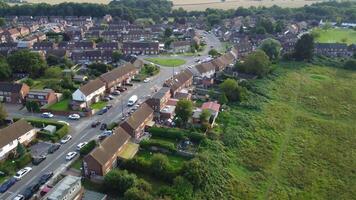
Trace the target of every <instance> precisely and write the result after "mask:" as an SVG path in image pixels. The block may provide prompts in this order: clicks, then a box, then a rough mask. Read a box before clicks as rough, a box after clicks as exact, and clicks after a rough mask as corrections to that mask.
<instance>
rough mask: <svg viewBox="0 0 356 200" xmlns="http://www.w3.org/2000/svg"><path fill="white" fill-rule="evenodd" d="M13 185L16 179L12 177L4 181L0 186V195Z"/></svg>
mask: <svg viewBox="0 0 356 200" xmlns="http://www.w3.org/2000/svg"><path fill="white" fill-rule="evenodd" d="M15 183H16V179H15V178H14V177H12V178H10V179H8V180H6V181H5V182H4V183H3V184H1V185H0V193H4V192H6V191H7V190H8V189H10V187H11V186H13V185H14V184H15Z"/></svg>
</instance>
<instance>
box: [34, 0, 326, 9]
mask: <svg viewBox="0 0 356 200" xmlns="http://www.w3.org/2000/svg"><path fill="white" fill-rule="evenodd" d="M27 1H28V2H30V3H41V2H46V3H49V4H57V3H62V2H66V1H67V2H68V1H69V2H78V3H103V4H107V3H109V2H110V0H27ZM172 1H173V4H174V7H175V8H179V7H183V8H184V9H186V10H205V9H206V8H220V9H231V8H237V7H239V6H242V7H250V6H266V7H269V6H273V5H278V6H281V7H302V6H304V5H309V4H312V3H316V2H321V1H322V0H226V1H225V2H222V1H221V0H172Z"/></svg>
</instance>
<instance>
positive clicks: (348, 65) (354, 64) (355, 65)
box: [344, 58, 356, 70]
mask: <svg viewBox="0 0 356 200" xmlns="http://www.w3.org/2000/svg"><path fill="white" fill-rule="evenodd" d="M344 68H345V69H351V70H356V59H352V58H351V59H349V60H348V61H346V62H345V64H344Z"/></svg>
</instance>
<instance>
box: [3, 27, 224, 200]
mask: <svg viewBox="0 0 356 200" xmlns="http://www.w3.org/2000/svg"><path fill="white" fill-rule="evenodd" d="M206 42H207V48H206V49H205V50H204V52H202V53H201V54H202V56H200V57H185V56H184V57H182V59H185V60H186V64H185V65H182V66H180V67H175V68H174V69H173V68H169V67H161V69H160V73H159V74H158V75H156V76H155V77H152V78H151V81H150V82H148V83H136V84H135V83H134V86H132V87H129V88H128V90H127V91H126V92H124V93H123V94H121V95H119V96H118V97H116V99H114V100H111V101H110V102H109V104H111V105H113V107H112V108H111V109H110V110H109V111H108V112H107V113H105V114H104V115H94V116H92V117H88V118H82V119H80V120H78V121H70V120H68V119H67V118H66V117H65V116H55V117H54V120H65V121H67V122H69V123H70V125H71V130H70V132H69V134H70V135H72V139H71V140H70V141H68V142H67V143H66V144H63V145H62V146H61V147H60V149H59V150H58V151H56V152H55V153H54V154H49V155H48V156H47V159H46V160H44V161H43V162H42V163H40V164H39V165H38V166H31V167H32V171H31V172H30V173H29V174H27V175H26V176H25V177H23V178H22V180H20V181H18V182H17V183H15V185H13V186H12V187H11V188H10V189H9V190H8V191H7V192H5V193H4V194H1V195H0V199H1V200H11V199H12V198H14V196H16V195H17V194H19V193H21V192H23V191H24V190H25V189H26V187H28V186H30V185H32V184H34V183H35V181H37V179H38V178H39V177H40V176H41V175H42V174H44V173H47V172H54V173H55V174H56V173H57V174H60V173H61V172H63V171H64V170H65V169H66V168H67V167H68V166H69V165H70V164H71V162H67V161H66V160H65V156H66V154H67V153H68V152H70V151H75V148H76V145H77V144H79V143H81V142H85V141H89V140H92V139H95V138H97V137H98V136H99V134H100V133H101V132H102V131H100V130H99V128H91V123H92V122H94V121H100V122H102V123H107V124H109V123H111V122H115V121H116V122H118V121H120V120H121V117H122V115H121V114H122V111H124V113H127V112H129V110H130V108H129V107H127V102H128V99H129V98H130V97H131V96H132V95H137V96H138V97H139V101H141V102H143V101H144V100H145V99H146V98H148V96H150V95H152V94H154V93H155V90H159V89H160V88H161V87H162V85H163V83H164V81H165V80H167V79H168V78H170V77H172V75H173V74H174V72H179V71H180V70H183V69H185V68H187V67H188V66H191V65H194V64H195V60H196V59H198V58H200V59H202V58H204V57H206V55H207V52H208V51H209V49H210V46H214V48H219V46H221V43H220V42H219V40H218V39H217V38H216V37H215V36H214V35H212V34H207V36H206ZM9 115H10V116H12V117H18V116H19V115H21V116H22V117H23V116H24V115H25V117H29V116H32V117H40V114H31V113H26V114H18V113H17V114H16V113H9ZM76 158H78V156H77V157H76ZM73 160H75V159H73ZM72 162H73V161H72Z"/></svg>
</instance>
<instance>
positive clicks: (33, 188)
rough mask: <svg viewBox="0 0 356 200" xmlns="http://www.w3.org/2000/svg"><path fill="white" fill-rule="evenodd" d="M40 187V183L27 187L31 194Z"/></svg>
mask: <svg viewBox="0 0 356 200" xmlns="http://www.w3.org/2000/svg"><path fill="white" fill-rule="evenodd" d="M40 187H41V184H40V183H35V184H33V185H31V186H30V187H28V188H29V189H30V190H31V191H32V193H33V194H35V193H36V192H37V191H38V190H39V189H40Z"/></svg>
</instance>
